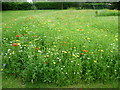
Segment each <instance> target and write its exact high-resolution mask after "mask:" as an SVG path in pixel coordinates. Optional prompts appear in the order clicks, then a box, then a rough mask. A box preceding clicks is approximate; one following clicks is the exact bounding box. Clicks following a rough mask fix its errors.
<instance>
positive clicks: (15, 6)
mask: <svg viewBox="0 0 120 90" xmlns="http://www.w3.org/2000/svg"><path fill="white" fill-rule="evenodd" d="M33 4H34V5H33ZM33 4H32V3H29V2H3V3H2V10H32V9H38V10H45V9H67V8H70V7H75V8H76V9H106V8H108V9H118V6H119V4H118V3H111V5H109V4H108V3H78V2H63V3H62V2H34V3H33ZM34 6H35V7H34Z"/></svg>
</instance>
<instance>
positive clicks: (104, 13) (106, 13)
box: [96, 10, 120, 16]
mask: <svg viewBox="0 0 120 90" xmlns="http://www.w3.org/2000/svg"><path fill="white" fill-rule="evenodd" d="M96 14H97V15H98V16H119V15H120V13H119V12H118V11H117V10H101V11H99V12H96Z"/></svg>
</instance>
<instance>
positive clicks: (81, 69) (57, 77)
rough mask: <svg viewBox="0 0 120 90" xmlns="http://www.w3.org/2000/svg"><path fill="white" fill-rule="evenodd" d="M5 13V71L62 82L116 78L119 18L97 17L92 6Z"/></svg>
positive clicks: (24, 76) (6, 72)
mask: <svg viewBox="0 0 120 90" xmlns="http://www.w3.org/2000/svg"><path fill="white" fill-rule="evenodd" d="M98 12H99V11H98ZM2 14H3V19H2V20H3V29H2V30H3V33H2V50H3V53H2V55H3V60H2V65H3V66H2V69H1V70H3V74H4V73H5V74H14V75H15V76H16V77H20V78H22V80H23V81H24V82H27V81H30V82H32V83H34V82H36V81H40V82H41V83H54V84H56V85H59V86H62V85H70V84H75V83H79V82H80V81H84V82H87V83H91V82H95V81H100V82H106V81H109V80H117V79H118V71H119V69H120V68H119V66H118V60H119V58H118V20H117V19H118V17H116V16H113V17H112V18H111V17H95V11H94V10H70V11H69V10H60V11H57V10H51V11H50V10H40V11H39V10H37V11H36V12H34V11H32V10H31V11H4V12H3V13H2Z"/></svg>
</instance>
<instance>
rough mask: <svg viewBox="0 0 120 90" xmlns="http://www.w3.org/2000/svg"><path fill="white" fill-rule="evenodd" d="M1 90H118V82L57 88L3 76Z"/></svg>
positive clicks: (51, 85) (81, 83)
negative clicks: (25, 89) (100, 89)
mask: <svg viewBox="0 0 120 90" xmlns="http://www.w3.org/2000/svg"><path fill="white" fill-rule="evenodd" d="M2 83H3V84H2V88H118V82H117V81H114V82H107V83H100V82H96V83H85V82H80V83H79V84H74V85H68V86H62V87H59V86H57V85H55V84H46V83H40V82H36V83H31V82H27V83H23V82H22V81H21V79H20V78H15V77H14V76H9V75H8V76H3V79H2Z"/></svg>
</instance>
